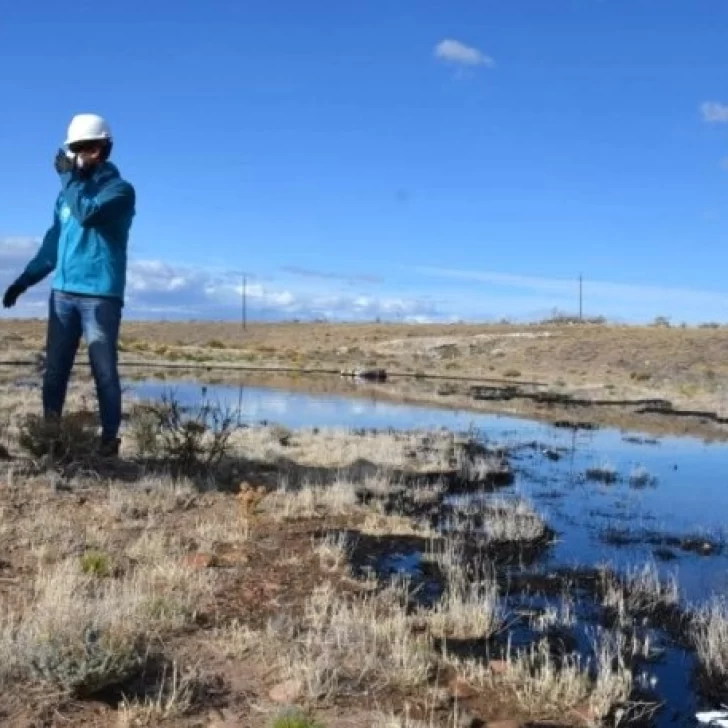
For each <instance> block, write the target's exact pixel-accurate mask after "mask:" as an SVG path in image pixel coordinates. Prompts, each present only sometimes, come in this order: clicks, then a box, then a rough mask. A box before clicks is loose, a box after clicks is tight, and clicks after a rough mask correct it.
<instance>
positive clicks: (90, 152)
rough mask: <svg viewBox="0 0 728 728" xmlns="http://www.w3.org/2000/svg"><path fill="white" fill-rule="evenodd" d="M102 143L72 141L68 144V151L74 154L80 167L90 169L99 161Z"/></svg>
mask: <svg viewBox="0 0 728 728" xmlns="http://www.w3.org/2000/svg"><path fill="white" fill-rule="evenodd" d="M103 150H104V143H103V142H99V141H85V142H74V143H73V144H69V145H68V151H69V152H71V153H72V154H75V155H76V156H77V157H78V161H79V162H80V164H79V166H80V167H81V168H82V169H90V168H92V167H95V166H96V165H97V164H99V163H100V162H101V158H102V154H103Z"/></svg>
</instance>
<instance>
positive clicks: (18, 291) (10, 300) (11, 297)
mask: <svg viewBox="0 0 728 728" xmlns="http://www.w3.org/2000/svg"><path fill="white" fill-rule="evenodd" d="M25 290H26V286H25V285H24V284H23V283H21V282H20V281H15V283H12V284H11V285H9V286H8V289H7V291H5V295H4V296H3V306H4V307H5V308H12V307H13V306H14V305H15V302H16V301H17V300H18V298H19V297H20V296H22V295H23V294H24V293H25Z"/></svg>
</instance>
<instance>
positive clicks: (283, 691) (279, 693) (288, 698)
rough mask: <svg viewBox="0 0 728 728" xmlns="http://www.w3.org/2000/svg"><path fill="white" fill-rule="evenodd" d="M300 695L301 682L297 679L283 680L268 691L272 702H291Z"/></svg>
mask: <svg viewBox="0 0 728 728" xmlns="http://www.w3.org/2000/svg"><path fill="white" fill-rule="evenodd" d="M300 695H301V683H300V682H299V681H298V680H284V681H283V682H282V683H278V685H274V686H273V687H272V688H271V689H270V691H269V692H268V697H269V698H270V699H271V700H272V701H273V702H274V703H293V702H295V701H296V700H297V699H298V697H299V696H300Z"/></svg>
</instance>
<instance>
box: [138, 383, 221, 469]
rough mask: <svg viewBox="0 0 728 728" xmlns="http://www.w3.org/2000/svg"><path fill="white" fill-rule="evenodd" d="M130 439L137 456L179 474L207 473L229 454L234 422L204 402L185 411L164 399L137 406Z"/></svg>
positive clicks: (166, 398)
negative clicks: (164, 463)
mask: <svg viewBox="0 0 728 728" xmlns="http://www.w3.org/2000/svg"><path fill="white" fill-rule="evenodd" d="M130 422H131V425H130V429H131V436H132V439H133V440H134V443H135V445H136V447H137V450H138V452H139V454H140V455H147V456H153V457H157V458H160V459H163V460H165V461H167V464H168V465H169V466H170V468H171V469H172V470H173V471H175V472H178V473H189V472H196V471H200V470H203V471H204V470H208V469H210V468H214V467H215V466H217V465H219V464H220V462H221V461H222V460H223V458H225V456H226V455H227V454H228V452H229V445H230V437H231V436H232V433H233V431H234V429H235V418H234V417H233V415H232V414H230V413H227V412H225V411H223V410H222V409H221V408H220V407H218V406H216V405H213V404H211V403H210V402H208V401H207V400H203V402H202V404H201V405H199V406H198V407H196V408H185V407H183V406H182V405H181V404H180V403H179V402H178V401H177V400H176V399H174V398H173V397H170V396H168V395H163V396H162V398H161V400H160V401H158V402H146V403H142V404H138V405H137V406H136V407H135V408H134V410H133V412H132V415H131V418H130Z"/></svg>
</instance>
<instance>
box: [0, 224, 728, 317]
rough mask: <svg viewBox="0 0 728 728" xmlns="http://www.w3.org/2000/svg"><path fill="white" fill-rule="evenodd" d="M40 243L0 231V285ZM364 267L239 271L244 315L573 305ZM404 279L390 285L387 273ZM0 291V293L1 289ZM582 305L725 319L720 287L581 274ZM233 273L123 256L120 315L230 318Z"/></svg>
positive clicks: (473, 275) (26, 302) (536, 294)
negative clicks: (622, 280) (125, 272)
mask: <svg viewBox="0 0 728 728" xmlns="http://www.w3.org/2000/svg"><path fill="white" fill-rule="evenodd" d="M38 245H39V241H38V240H33V239H30V238H1V237H0V289H1V290H4V289H5V287H6V286H7V285H8V284H9V283H10V282H11V281H12V280H13V279H14V278H15V277H16V276H17V275H18V274H19V273H20V271H21V270H22V268H23V267H24V266H25V264H26V263H27V261H28V260H29V259H30V257H31V256H32V255H33V254H34V252H35V251H36V249H37V247H38ZM387 274H388V275H387V277H382V278H381V279H380V278H378V277H377V276H374V275H371V274H368V273H337V272H330V271H316V270H310V269H307V268H300V267H297V266H285V267H284V268H282V269H278V272H274V273H270V274H266V275H248V277H247V283H246V311H247V315H248V318H249V320H258V321H280V320H288V321H290V320H293V319H299V320H301V321H311V320H317V319H325V320H328V321H372V320H375V319H377V318H380V319H381V320H383V321H404V322H452V321H459V320H462V321H495V320H499V319H501V318H508V319H511V320H513V321H533V320H539V319H543V318H545V317H547V316H550V315H551V314H552V313H553V311H554V310H555V309H557V310H559V311H561V312H565V313H571V314H575V313H577V312H578V300H579V299H578V283H577V280H576V278H575V277H574V278H568V279H567V278H556V277H546V276H526V275H518V274H510V273H502V272H498V271H489V270H480V271H479V270H464V269H459V268H443V267H428V266H425V265H422V266H416V267H406V268H402V269H399V270H388V271H387ZM396 276H399V277H400V279H401V280H402V281H403V282H404V284H403V285H398V284H396V283H395V282H393V281H394V277H396ZM49 284H50V277H49V278H47V279H46V280H45V281H44V282H43V283H41V284H39V285H38V286H36V287H34V288H32V289H31V290H29V291H27V292H26V293H25V295H23V296H22V297H21V299H20V300H19V302H18V305H17V306H16V307H15V308H13V309H10V310H9V311H8V310H4V309H0V317H4V318H7V317H14V316H21V317H36V318H45V316H46V315H47V305H48V304H47V299H48V291H49ZM1 290H0V292H1ZM583 291H584V313H585V315H587V316H598V315H599V316H601V315H603V316H606V317H607V318H608V319H610V320H614V321H626V322H635V323H639V322H648V321H652V320H654V318H655V317H656V316H668V317H670V318H671V319H672V320H673V321H675V322H681V321H686V322H688V323H699V322H705V321H709V320H716V321H722V320H725V318H726V314H725V312H726V311H728V290H727V291H710V290H701V289H693V288H689V287H680V286H661V285H649V284H639V283H635V284H627V283H620V282H613V281H599V280H591V279H590V278H589V277H588V276H586V278H585V280H584V287H583ZM241 309H242V276H241V274H240V273H238V272H235V271H230V270H229V269H224V270H222V269H216V268H212V267H201V266H198V265H188V264H183V263H176V262H173V261H164V260H149V259H132V260H131V261H130V263H129V270H128V277H127V299H126V306H125V314H124V315H125V318H127V319H143V318H151V319H158V320H159V319H161V320H180V319H186V320H190V319H193V320H239V319H240V316H241Z"/></svg>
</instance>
